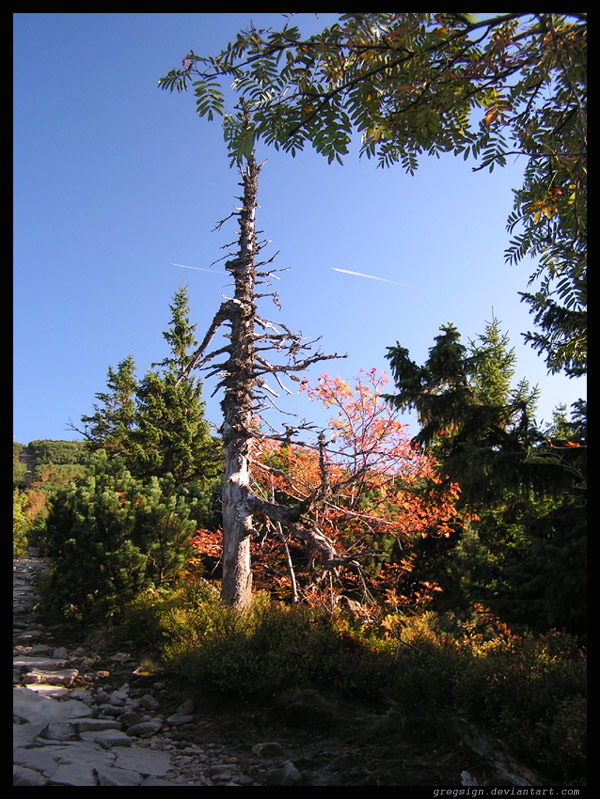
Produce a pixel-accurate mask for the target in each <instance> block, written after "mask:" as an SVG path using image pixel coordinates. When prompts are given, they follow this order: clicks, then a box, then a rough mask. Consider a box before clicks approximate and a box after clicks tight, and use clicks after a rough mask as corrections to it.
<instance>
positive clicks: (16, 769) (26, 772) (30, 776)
mask: <svg viewBox="0 0 600 799" xmlns="http://www.w3.org/2000/svg"><path fill="white" fill-rule="evenodd" d="M47 784H48V780H47V779H46V778H45V777H44V775H43V774H40V772H39V771H35V770H34V769H32V768H26V767H25V766H13V785H47Z"/></svg>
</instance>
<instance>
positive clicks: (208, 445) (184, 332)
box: [135, 286, 220, 488]
mask: <svg viewBox="0 0 600 799" xmlns="http://www.w3.org/2000/svg"><path fill="white" fill-rule="evenodd" d="M169 307H170V309H171V320H170V326H169V328H168V329H167V330H166V331H164V332H163V337H164V338H165V340H166V341H167V343H168V344H169V346H170V354H169V356H168V357H167V358H165V359H164V360H163V361H161V362H160V363H158V364H153V369H151V370H149V371H148V373H147V375H146V376H145V377H144V379H143V380H142V381H141V383H140V386H139V389H138V392H137V399H138V414H137V424H138V429H137V431H136V433H135V440H136V442H137V453H138V463H137V467H136V472H137V473H138V474H139V475H140V476H151V475H165V474H169V473H170V474H172V475H173V477H174V478H175V481H176V483H177V484H178V485H180V486H184V487H189V486H190V485H191V484H192V483H193V484H196V485H197V486H200V487H204V488H205V487H208V486H209V485H210V483H212V482H213V480H214V479H215V477H216V475H217V473H218V470H219V468H220V461H219V457H220V456H219V449H220V446H219V443H218V442H217V441H216V440H214V439H213V438H212V437H211V435H210V428H209V424H208V422H207V421H206V419H205V416H204V402H203V400H202V383H201V381H200V380H199V379H196V378H192V379H190V380H187V381H182V382H179V381H178V378H179V375H180V374H181V372H182V371H183V370H184V369H186V368H187V366H188V365H189V362H190V358H191V355H190V350H191V349H192V348H194V347H196V346H197V343H198V342H197V341H196V339H195V337H194V332H195V329H196V325H192V324H190V320H189V301H188V293H187V289H186V288H185V287H184V286H182V287H181V288H180V289H179V290H178V291H177V292H176V294H175V295H174V298H173V301H172V303H171V305H170V306H169Z"/></svg>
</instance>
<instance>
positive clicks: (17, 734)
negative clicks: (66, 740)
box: [13, 721, 48, 749]
mask: <svg viewBox="0 0 600 799" xmlns="http://www.w3.org/2000/svg"><path fill="white" fill-rule="evenodd" d="M47 726H48V725H47V723H46V722H45V721H28V722H26V723H25V724H13V749H19V748H20V747H22V746H29V744H31V743H33V741H35V739H36V738H37V737H38V736H39V735H41V733H42V732H43V731H44V730H45V729H46V728H47Z"/></svg>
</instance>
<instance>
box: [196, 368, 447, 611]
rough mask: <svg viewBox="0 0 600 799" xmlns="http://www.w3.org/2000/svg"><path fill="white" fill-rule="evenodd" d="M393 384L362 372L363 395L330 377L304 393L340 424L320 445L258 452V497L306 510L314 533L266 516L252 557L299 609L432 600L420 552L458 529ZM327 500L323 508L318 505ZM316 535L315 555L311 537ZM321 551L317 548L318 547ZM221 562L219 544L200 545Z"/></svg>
mask: <svg viewBox="0 0 600 799" xmlns="http://www.w3.org/2000/svg"><path fill="white" fill-rule="evenodd" d="M386 383H387V378H386V376H385V374H382V375H378V374H377V372H376V370H375V369H372V370H370V371H369V372H368V373H365V372H361V374H359V376H358V377H357V379H356V380H355V381H354V383H353V385H352V386H350V385H349V384H348V383H346V382H345V381H343V380H342V379H341V378H339V377H337V378H334V377H332V376H330V375H327V374H323V375H321V377H320V378H319V379H318V380H317V381H316V383H315V384H314V385H309V384H308V383H307V382H303V383H302V389H303V390H306V391H307V393H308V396H309V398H310V399H311V400H313V401H315V402H319V403H322V404H323V405H324V406H325V407H326V408H328V409H329V410H330V411H331V412H332V413H333V416H332V418H331V419H330V421H329V424H328V427H327V429H326V430H325V431H322V433H321V434H320V435H319V436H318V438H315V439H314V440H312V442H311V441H307V442H304V443H295V442H293V441H291V440H284V441H282V440H281V439H269V438H266V437H263V436H257V437H256V438H255V439H254V442H253V444H252V448H251V457H250V467H251V482H250V486H251V489H252V491H253V492H254V493H255V494H256V495H257V496H259V497H261V498H262V499H263V500H264V501H265V502H268V503H279V504H280V505H285V506H286V507H288V508H291V509H293V508H296V507H304V508H305V510H304V528H303V527H301V526H299V525H298V524H289V523H288V522H287V521H286V519H285V517H281V519H279V518H275V519H273V518H270V517H269V516H268V515H266V514H265V515H263V516H262V518H261V519H257V520H256V522H255V525H256V530H257V533H258V538H257V540H256V541H255V542H254V543H253V546H252V550H253V553H254V558H255V569H254V571H255V578H256V582H257V584H258V585H259V586H260V587H261V588H263V589H266V590H269V591H271V592H274V593H275V594H276V595H278V596H280V597H282V598H285V599H290V598H291V600H292V601H293V602H300V601H304V602H309V603H311V604H317V603H325V604H327V605H328V606H331V604H334V605H335V604H337V603H338V602H339V601H340V600H341V599H342V598H345V599H346V600H348V601H349V602H350V603H356V602H359V603H360V604H361V605H365V604H370V605H372V604H373V600H374V599H375V598H377V599H381V598H382V597H384V596H385V598H387V599H388V600H389V601H394V603H395V604H397V605H400V604H402V603H403V602H406V601H407V599H408V596H407V595H408V594H410V599H411V600H412V601H415V600H423V599H425V598H426V597H428V596H430V595H431V592H433V591H435V590H436V586H435V584H434V583H433V582H431V581H427V580H425V579H424V580H422V581H420V582H419V584H418V585H414V582H413V581H412V580H411V579H410V573H411V570H412V565H413V563H412V558H411V550H412V547H413V546H414V542H415V540H417V539H419V538H420V537H423V536H436V537H442V536H445V537H447V536H449V535H451V533H452V532H453V531H454V525H455V523H456V508H455V500H456V498H457V496H458V493H459V489H458V487H457V486H451V487H450V488H449V489H447V490H445V491H440V492H437V493H435V494H431V493H430V492H429V491H427V486H428V482H429V481H431V480H433V481H435V480H436V479H437V478H436V477H435V474H434V469H433V462H432V459H431V458H430V457H428V456H425V455H423V454H422V453H421V452H419V451H418V450H417V449H416V448H415V447H414V446H412V444H411V442H410V438H409V436H408V433H407V428H406V426H405V425H403V424H402V423H401V422H400V421H399V418H398V414H397V412H396V411H395V410H394V409H393V408H392V407H391V406H390V405H389V404H388V403H386V402H385V401H384V399H383V389H384V387H385V385H386ZM315 497H319V501H318V502H315V501H314V498H315ZM308 526H310V527H311V528H312V535H311V539H310V543H311V544H313V545H312V546H309V547H307V546H306V544H307V537H306V532H305V529H306V527H308ZM315 542H316V543H317V544H318V546H314V543H315ZM198 544H199V549H202V544H203V545H204V547H205V551H206V553H207V554H209V555H213V557H214V551H211V550H212V544H213V542H212V541H211V540H210V537H208V538H204V539H203V541H202V542H200V541H198Z"/></svg>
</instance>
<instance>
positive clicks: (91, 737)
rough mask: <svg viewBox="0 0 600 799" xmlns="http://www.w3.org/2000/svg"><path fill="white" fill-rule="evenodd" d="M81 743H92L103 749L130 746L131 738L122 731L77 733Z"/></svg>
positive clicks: (108, 730) (109, 730)
mask: <svg viewBox="0 0 600 799" xmlns="http://www.w3.org/2000/svg"><path fill="white" fill-rule="evenodd" d="M79 737H80V738H81V740H82V741H92V742H94V743H97V744H99V745H100V746H102V747H104V748H105V749H107V748H110V747H112V746H131V738H130V737H129V736H128V735H127V733H126V732H123V730H115V729H114V728H113V729H107V730H92V731H89V732H81V733H79Z"/></svg>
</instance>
